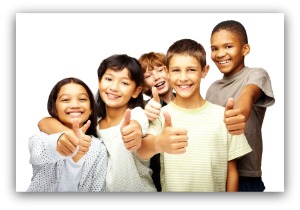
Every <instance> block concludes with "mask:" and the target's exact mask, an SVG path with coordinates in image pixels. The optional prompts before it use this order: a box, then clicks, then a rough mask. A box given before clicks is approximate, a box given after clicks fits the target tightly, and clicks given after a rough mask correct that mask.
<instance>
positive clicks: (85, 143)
mask: <svg viewBox="0 0 300 210" xmlns="http://www.w3.org/2000/svg"><path fill="white" fill-rule="evenodd" d="M90 124H91V122H90V121H88V122H87V123H86V124H85V125H84V126H82V128H81V129H79V123H78V120H77V119H76V120H75V119H74V120H73V130H72V131H66V132H65V133H64V134H63V135H61V136H60V138H59V139H58V141H57V146H56V150H57V151H58V152H59V153H60V154H61V155H63V156H70V155H72V154H73V153H74V152H75V151H76V149H77V146H79V151H78V153H79V152H80V153H81V154H83V153H86V152H87V150H88V148H89V146H90V145H91V143H90V142H91V137H90V136H87V135H85V132H86V130H87V129H88V128H89V126H90Z"/></svg>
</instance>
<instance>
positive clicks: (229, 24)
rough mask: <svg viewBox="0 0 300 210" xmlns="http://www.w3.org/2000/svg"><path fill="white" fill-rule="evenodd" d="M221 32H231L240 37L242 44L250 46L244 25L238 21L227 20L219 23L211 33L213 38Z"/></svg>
mask: <svg viewBox="0 0 300 210" xmlns="http://www.w3.org/2000/svg"><path fill="white" fill-rule="evenodd" d="M220 30H226V31H230V32H232V33H235V34H236V35H238V37H239V40H240V41H241V43H242V44H248V36H247V32H246V29H245V27H244V26H243V24H241V23H240V22H238V21H236V20H226V21H222V22H220V23H218V24H217V25H216V26H215V27H214V29H213V30H212V32H211V36H212V35H213V34H214V33H215V32H218V31H220Z"/></svg>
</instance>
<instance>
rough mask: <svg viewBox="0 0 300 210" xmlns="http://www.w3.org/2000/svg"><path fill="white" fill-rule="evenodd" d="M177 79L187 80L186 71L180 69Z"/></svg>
mask: <svg viewBox="0 0 300 210" xmlns="http://www.w3.org/2000/svg"><path fill="white" fill-rule="evenodd" d="M179 80H180V81H181V82H183V81H187V80H188V76H187V73H186V72H185V71H182V72H181V73H180V78H179Z"/></svg>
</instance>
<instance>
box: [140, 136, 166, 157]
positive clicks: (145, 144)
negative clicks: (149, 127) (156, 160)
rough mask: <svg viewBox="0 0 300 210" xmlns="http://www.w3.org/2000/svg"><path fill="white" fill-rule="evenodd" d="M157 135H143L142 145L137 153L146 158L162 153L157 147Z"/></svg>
mask: <svg viewBox="0 0 300 210" xmlns="http://www.w3.org/2000/svg"><path fill="white" fill-rule="evenodd" d="M156 138H157V137H155V136H153V135H151V134H147V135H146V136H145V137H143V140H142V145H141V147H140V148H139V149H138V150H137V155H138V156H139V157H140V158H141V159H144V160H148V159H150V158H151V157H153V156H154V155H155V154H157V153H160V151H159V150H158V149H156V148H158V146H156V147H155V142H156V140H155V139H156Z"/></svg>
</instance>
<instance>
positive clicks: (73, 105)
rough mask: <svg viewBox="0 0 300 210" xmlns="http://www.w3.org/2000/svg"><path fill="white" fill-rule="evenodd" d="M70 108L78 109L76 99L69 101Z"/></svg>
mask: <svg viewBox="0 0 300 210" xmlns="http://www.w3.org/2000/svg"><path fill="white" fill-rule="evenodd" d="M71 107H72V108H74V107H75V108H76V107H79V100H77V99H73V100H71Z"/></svg>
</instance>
